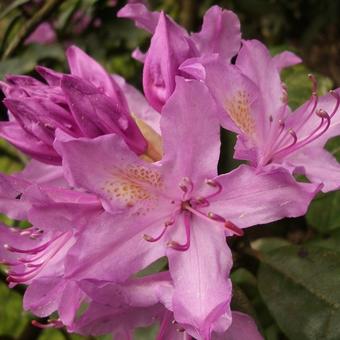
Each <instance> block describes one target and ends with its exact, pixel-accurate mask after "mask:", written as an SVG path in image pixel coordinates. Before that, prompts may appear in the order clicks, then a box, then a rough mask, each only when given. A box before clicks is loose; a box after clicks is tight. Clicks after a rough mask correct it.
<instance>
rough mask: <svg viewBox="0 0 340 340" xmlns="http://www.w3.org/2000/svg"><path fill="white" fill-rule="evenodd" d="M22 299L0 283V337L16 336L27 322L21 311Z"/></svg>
mask: <svg viewBox="0 0 340 340" xmlns="http://www.w3.org/2000/svg"><path fill="white" fill-rule="evenodd" d="M21 300H22V298H21V296H20V295H19V294H18V293H16V292H15V291H13V290H10V289H8V287H7V286H6V285H5V284H4V283H2V282H0V335H10V336H13V337H16V336H18V335H19V334H20V333H21V331H22V330H23V329H24V327H25V324H26V323H27V322H28V320H29V318H28V315H27V314H26V313H25V312H23V310H22V301H21Z"/></svg>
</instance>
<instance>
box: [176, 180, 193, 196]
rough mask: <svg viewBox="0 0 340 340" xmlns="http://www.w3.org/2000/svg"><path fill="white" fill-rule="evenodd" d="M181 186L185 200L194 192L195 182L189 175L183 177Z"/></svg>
mask: <svg viewBox="0 0 340 340" xmlns="http://www.w3.org/2000/svg"><path fill="white" fill-rule="evenodd" d="M179 187H180V189H181V190H182V191H183V200H184V201H185V200H187V199H188V197H189V196H190V194H191V193H192V190H193V188H194V184H193V183H192V181H191V179H190V178H189V177H183V178H182V180H181V182H180V183H179Z"/></svg>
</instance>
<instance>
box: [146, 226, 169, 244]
mask: <svg viewBox="0 0 340 340" xmlns="http://www.w3.org/2000/svg"><path fill="white" fill-rule="evenodd" d="M167 229H168V226H167V225H165V226H164V227H163V229H162V231H161V233H160V234H159V235H158V236H157V237H152V236H150V235H147V234H144V235H143V238H144V240H145V241H148V242H157V241H159V240H160V239H161V238H162V237H163V235H164V234H165V232H166V231H167Z"/></svg>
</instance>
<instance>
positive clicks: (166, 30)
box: [143, 12, 190, 112]
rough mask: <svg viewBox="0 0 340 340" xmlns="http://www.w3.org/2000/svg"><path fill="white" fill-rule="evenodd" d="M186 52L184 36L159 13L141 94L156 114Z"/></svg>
mask: <svg viewBox="0 0 340 340" xmlns="http://www.w3.org/2000/svg"><path fill="white" fill-rule="evenodd" d="M189 52H190V48H189V45H188V43H187V40H186V33H185V32H184V31H183V30H182V29H180V28H179V27H178V26H177V25H176V24H174V23H173V22H172V21H171V20H169V19H168V17H167V16H165V14H164V13H163V12H162V13H161V14H160V17H159V21H158V24H157V27H156V30H155V33H154V35H153V37H152V39H151V44H150V48H149V50H148V52H147V55H146V58H145V62H144V69H143V88H144V93H145V96H146V98H147V99H148V101H149V103H150V104H151V105H152V106H153V107H154V108H155V109H156V110H157V111H159V112H160V111H161V109H162V107H163V105H164V104H165V102H166V101H167V99H168V98H169V97H170V95H171V94H172V92H173V91H174V89H175V76H176V72H177V69H178V67H179V65H180V64H181V63H182V62H183V61H184V60H185V59H186V58H187V57H188V55H189Z"/></svg>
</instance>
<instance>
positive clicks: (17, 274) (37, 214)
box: [0, 184, 102, 327]
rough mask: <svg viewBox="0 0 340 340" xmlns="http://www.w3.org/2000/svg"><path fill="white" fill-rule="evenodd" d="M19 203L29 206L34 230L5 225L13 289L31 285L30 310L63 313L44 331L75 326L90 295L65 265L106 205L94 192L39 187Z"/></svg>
mask: <svg viewBox="0 0 340 340" xmlns="http://www.w3.org/2000/svg"><path fill="white" fill-rule="evenodd" d="M19 201H20V202H23V203H26V204H27V206H26V209H25V210H24V209H23V213H25V218H26V219H27V220H29V221H30V222H31V223H32V224H33V226H32V227H30V228H26V229H15V228H8V227H7V226H0V262H1V263H2V264H5V265H7V266H8V267H9V270H8V277H7V281H8V282H9V285H10V287H13V286H15V285H17V284H24V285H26V286H28V287H27V289H26V291H25V295H24V308H25V309H26V310H30V311H31V312H32V313H34V314H35V315H37V316H39V317H46V316H49V315H50V314H52V313H53V312H55V311H58V314H59V320H57V321H53V322H51V324H47V325H41V326H42V327H50V326H60V325H62V324H65V325H68V324H71V323H72V322H73V319H74V316H75V313H76V311H77V309H78V307H79V306H80V303H81V301H82V300H83V299H84V297H85V294H84V293H83V292H82V291H81V290H80V288H79V286H78V283H77V282H75V281H72V280H68V279H67V278H66V277H65V275H64V272H65V261H66V258H67V255H68V253H69V251H70V249H71V248H72V246H73V245H74V244H75V242H76V239H77V237H79V234H81V233H82V232H83V231H84V228H85V226H86V224H87V223H91V222H93V220H94V219H95V217H96V216H97V215H98V214H100V213H101V211H102V208H101V205H100V204H99V201H98V200H97V198H96V197H95V196H93V195H90V194H86V193H79V192H75V191H73V190H67V189H62V188H57V187H49V186H45V185H41V186H37V185H34V184H33V185H28V186H26V188H25V191H24V192H23V193H22V194H21V197H20V199H19ZM2 211H3V209H2Z"/></svg>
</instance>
